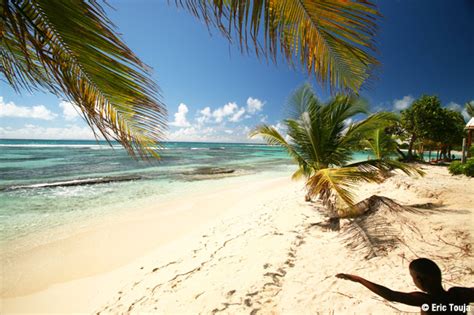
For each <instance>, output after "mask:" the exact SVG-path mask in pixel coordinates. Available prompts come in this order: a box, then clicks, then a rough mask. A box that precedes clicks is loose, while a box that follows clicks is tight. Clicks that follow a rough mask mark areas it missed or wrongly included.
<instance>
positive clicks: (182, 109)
mask: <svg viewBox="0 0 474 315" xmlns="http://www.w3.org/2000/svg"><path fill="white" fill-rule="evenodd" d="M188 111H189V110H188V106H186V104H184V103H181V104H179V106H178V112H177V113H175V114H174V121H172V122H170V125H171V126H175V127H189V126H190V125H191V124H190V123H189V121H188V120H187V119H186V114H187V113H188Z"/></svg>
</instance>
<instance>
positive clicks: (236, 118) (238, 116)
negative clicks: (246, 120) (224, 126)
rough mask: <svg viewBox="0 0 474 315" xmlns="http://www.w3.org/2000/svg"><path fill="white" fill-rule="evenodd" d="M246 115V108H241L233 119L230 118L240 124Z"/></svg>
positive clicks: (230, 119)
mask: <svg viewBox="0 0 474 315" xmlns="http://www.w3.org/2000/svg"><path fill="white" fill-rule="evenodd" d="M244 113H245V108H243V107H241V108H240V109H239V110H238V111H237V112H236V113H235V114H234V115H232V117H230V118H229V121H231V122H238V121H240V120H241V117H242V115H243V114H244Z"/></svg>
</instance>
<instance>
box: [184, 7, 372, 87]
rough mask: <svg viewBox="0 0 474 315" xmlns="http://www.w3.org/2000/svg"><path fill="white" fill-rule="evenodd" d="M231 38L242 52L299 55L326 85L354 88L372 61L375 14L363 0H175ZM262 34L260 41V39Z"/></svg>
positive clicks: (306, 65)
mask: <svg viewBox="0 0 474 315" xmlns="http://www.w3.org/2000/svg"><path fill="white" fill-rule="evenodd" d="M175 2H176V4H177V5H178V6H180V7H183V8H185V9H187V10H188V11H190V12H191V13H192V14H194V15H195V16H196V17H198V18H200V19H202V20H203V21H204V22H205V23H207V25H209V26H213V27H216V28H218V29H219V30H220V31H221V32H222V33H223V34H224V36H225V37H226V38H228V39H229V40H231V39H232V38H233V37H234V36H235V37H236V38H237V41H238V43H239V44H240V47H241V49H242V50H244V51H248V49H249V45H253V46H254V47H255V51H256V53H257V55H260V54H263V55H265V56H267V57H270V58H272V59H274V60H276V56H277V55H278V53H281V54H282V55H283V56H284V57H285V58H286V59H287V60H288V61H289V62H290V64H293V60H294V58H295V57H299V59H300V62H301V64H302V65H303V66H304V67H305V68H306V69H307V71H308V73H314V74H315V75H316V78H317V79H318V81H319V82H321V83H322V84H326V83H329V86H330V87H331V88H337V89H344V90H351V91H354V92H357V91H358V90H359V89H360V88H361V86H362V84H363V83H364V82H365V81H366V80H367V78H368V77H369V76H370V74H371V70H372V68H373V67H374V66H376V65H377V64H378V61H377V60H376V58H375V57H374V56H373V53H374V51H375V42H374V38H375V32H376V28H377V19H378V17H379V13H378V11H377V9H376V8H375V6H374V5H373V4H372V3H371V2H369V1H367V0H350V1H344V0H334V1H326V0H287V1H266V0H254V1H247V0H230V1H226V0H175ZM261 38H263V43H261V42H260V39H261Z"/></svg>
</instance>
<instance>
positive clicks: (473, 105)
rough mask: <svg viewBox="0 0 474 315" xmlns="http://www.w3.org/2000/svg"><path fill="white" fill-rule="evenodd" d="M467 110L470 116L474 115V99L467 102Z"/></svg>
mask: <svg viewBox="0 0 474 315" xmlns="http://www.w3.org/2000/svg"><path fill="white" fill-rule="evenodd" d="M465 107H466V112H467V113H468V115H469V116H471V117H474V100H472V101H470V102H466V105H465Z"/></svg>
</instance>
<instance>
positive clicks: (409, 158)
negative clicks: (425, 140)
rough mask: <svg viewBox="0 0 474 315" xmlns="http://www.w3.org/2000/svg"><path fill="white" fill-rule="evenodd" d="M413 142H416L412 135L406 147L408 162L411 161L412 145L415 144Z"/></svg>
mask: <svg viewBox="0 0 474 315" xmlns="http://www.w3.org/2000/svg"><path fill="white" fill-rule="evenodd" d="M415 140H416V135H412V136H411V139H410V143H409V145H408V156H407V159H408V161H411V160H413V144H414V143H415Z"/></svg>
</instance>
